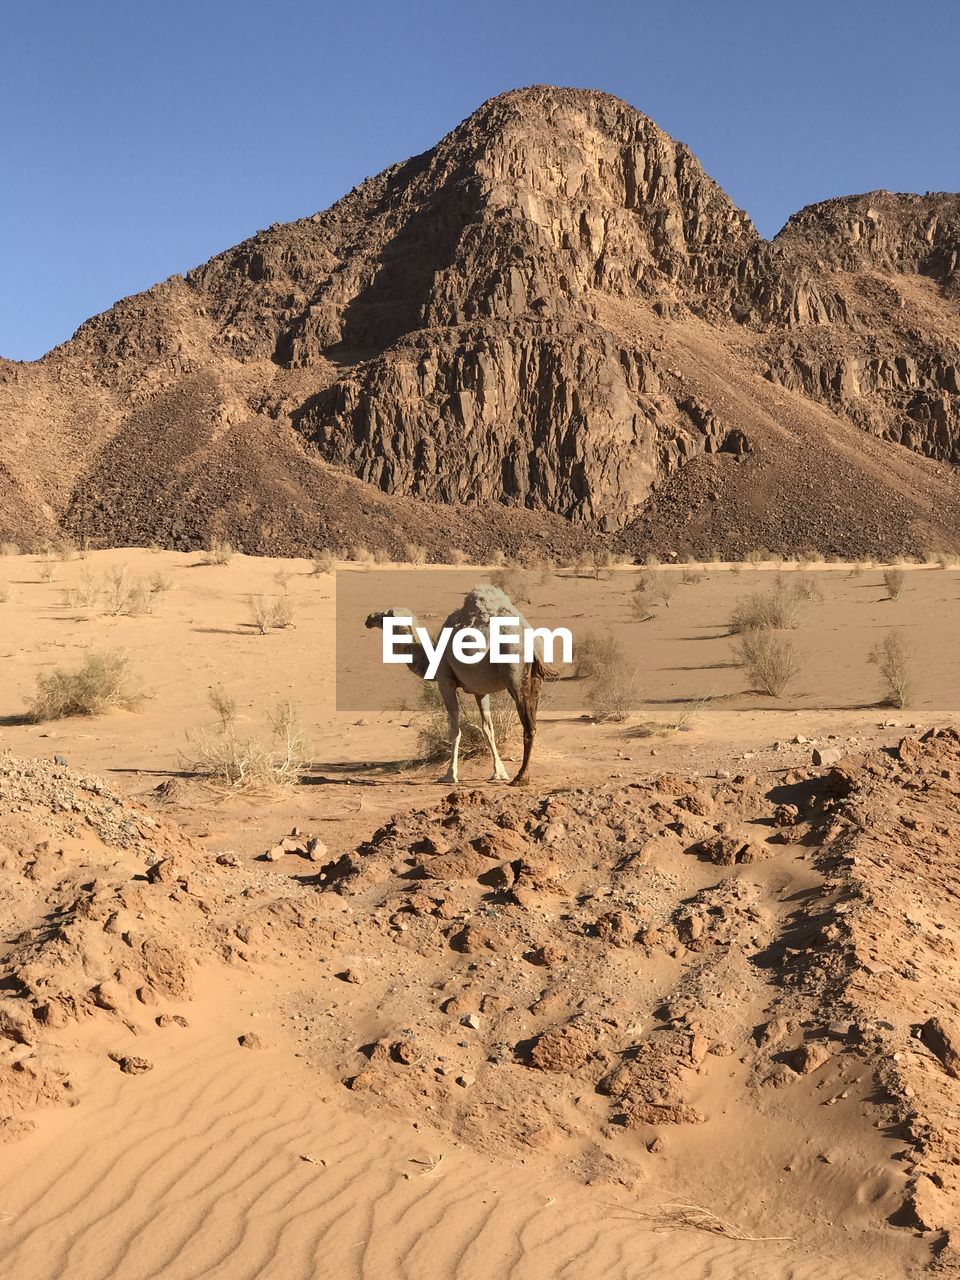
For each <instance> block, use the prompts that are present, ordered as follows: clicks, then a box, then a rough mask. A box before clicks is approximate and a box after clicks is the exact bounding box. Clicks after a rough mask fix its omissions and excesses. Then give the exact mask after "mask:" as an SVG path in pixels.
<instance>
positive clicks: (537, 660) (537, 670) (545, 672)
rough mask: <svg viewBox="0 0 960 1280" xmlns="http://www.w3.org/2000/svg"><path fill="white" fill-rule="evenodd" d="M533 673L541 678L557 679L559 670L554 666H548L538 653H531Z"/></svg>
mask: <svg viewBox="0 0 960 1280" xmlns="http://www.w3.org/2000/svg"><path fill="white" fill-rule="evenodd" d="M533 673H534V675H536V676H539V677H540V679H541V680H559V679H560V672H559V671H558V670H557V668H556V667H551V666H548V665H547V663H546V662H544V660H543V659H542V658H541V657H540V655H539V653H535V654H534V655H533Z"/></svg>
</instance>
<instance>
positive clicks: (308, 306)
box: [0, 87, 960, 555]
mask: <svg viewBox="0 0 960 1280" xmlns="http://www.w3.org/2000/svg"><path fill="white" fill-rule="evenodd" d="M958 282H960V197H958V196H953V195H942V194H939V195H928V196H922V197H921V196H899V195H891V194H889V193H885V192H874V193H871V194H870V195H869V196H857V197H849V198H845V199H840V200H833V201H827V202H825V203H823V204H819V205H814V206H811V207H810V208H807V209H804V210H802V211H801V212H800V213H798V214H796V215H795V216H794V217H793V218H791V219H790V221H789V222H788V223H787V225H786V226H785V227H784V229H783V231H782V232H781V233H780V234H779V236H777V237H776V239H775V240H773V241H772V242H767V241H764V240H763V239H761V237H760V236H759V235H758V233H757V232H756V230H755V228H754V227H753V225H752V223H751V222H750V220H749V218H748V217H747V216H746V214H744V213H743V212H741V211H740V210H739V209H737V208H736V207H735V206H734V204H733V203H732V202H731V201H730V199H729V198H728V197H727V196H726V195H725V194H724V192H723V191H722V190H721V189H720V188H719V187H718V186H717V185H716V183H714V182H713V181H712V180H711V179H710V178H709V177H707V175H706V174H705V173H704V172H703V170H702V168H701V166H700V165H699V163H698V162H697V160H696V158H695V157H694V156H693V155H692V154H691V152H690V151H689V150H688V149H687V148H686V147H685V146H684V145H683V144H681V143H677V142H675V141H673V140H672V139H671V138H669V137H668V136H667V135H666V134H664V133H663V132H662V131H661V130H660V129H658V128H657V127H656V125H654V124H653V123H652V122H651V121H650V120H648V119H647V118H646V117H644V116H643V115H641V114H640V113H639V112H637V111H635V110H634V109H633V108H632V107H629V106H628V105H627V104H625V103H623V102H621V101H619V100H617V99H615V98H611V97H609V96H607V95H605V94H601V93H596V92H586V91H580V90H565V89H554V88H549V87H535V88H531V89H524V90H519V91H516V92H514V93H508V94H505V95H503V96H502V97H499V98H495V99H493V100H491V101H490V102H488V103H486V104H485V105H484V106H483V107H481V108H480V109H479V110H478V111H477V112H475V113H474V115H472V116H471V117H470V118H469V119H468V120H466V121H465V122H464V123H463V124H462V125H460V126H459V127H458V128H457V129H455V130H454V131H453V132H452V133H451V134H449V135H448V136H447V137H446V138H444V139H443V140H442V141H441V142H440V143H438V144H437V146H436V147H434V148H433V149H432V150H431V151H429V152H427V153H425V154H424V155H422V156H418V157H415V158H414V159H412V160H409V161H406V162H405V163H403V164H400V165H396V166H394V167H393V168H391V169H388V170H387V171H386V172H384V173H383V174H381V175H379V176H378V177H375V178H372V179H369V180H368V181H366V182H364V183H363V184H362V185H361V186H359V187H357V188H356V189H355V190H354V191H352V192H350V193H349V194H348V195H347V196H345V197H344V198H343V199H342V200H341V201H339V202H338V203H337V204H336V205H334V206H333V207H332V208H331V209H329V210H327V211H326V212H323V213H318V214H315V215H313V216H312V217H309V218H305V219H302V220H301V221H299V222H295V223H290V224H286V225H278V226H274V227H271V228H270V229H269V230H267V231H263V232H258V233H257V234H256V235H255V236H253V237H252V238H251V239H250V240H248V241H245V242H244V243H243V244H241V245H238V246H237V247H235V248H234V249H231V250H229V251H227V252H226V253H224V254H221V255H219V256H218V257H216V258H214V259H212V260H211V261H210V262H208V263H207V264H205V265H203V266H201V267H198V268H197V269H196V270H194V271H191V272H190V273H188V274H187V275H186V276H185V277H174V278H172V279H171V280H168V281H166V282H165V283H163V284H161V285H158V286H156V287H155V288H154V289H151V290H148V291H147V292H146V293H144V294H141V295H138V296H136V297H133V298H128V299H126V300H124V301H123V302H121V303H118V304H117V306H116V307H114V308H113V309H112V310H111V311H109V312H107V313H105V314H104V315H102V316H98V317H95V318H94V319H92V320H90V321H87V322H86V323H85V324H84V325H82V326H81V328H80V329H79V330H78V332H77V334H76V335H75V336H74V338H73V339H72V340H71V341H70V342H68V343H66V344H64V346H62V347H59V348H57V349H56V350H54V351H53V352H51V353H49V355H47V356H46V357H44V359H43V360H42V361H40V362H38V364H37V365H33V366H25V365H15V364H10V363H7V362H4V363H3V364H2V365H0V415H2V416H0V421H3V422H4V423H5V424H6V426H5V432H4V437H3V440H2V442H0V494H2V495H3V498H4V509H3V512H2V514H0V526H2V528H0V536H7V537H17V536H20V537H22V538H24V539H25V540H27V541H31V540H36V538H37V537H39V536H41V535H42V534H43V532H44V531H46V532H47V533H48V534H49V533H52V532H54V531H55V530H56V529H58V528H65V529H68V530H69V531H71V532H72V533H73V534H75V535H81V534H82V535H85V536H88V537H91V538H93V539H96V540H100V541H104V542H118V541H129V542H143V541H159V542H163V543H167V544H170V545H177V546H183V545H194V544H195V543H197V542H198V541H202V540H203V538H204V537H207V536H209V535H210V534H212V533H220V534H226V535H228V536H232V537H234V538H235V539H236V540H237V541H239V542H240V543H241V544H242V545H244V546H245V547H246V548H248V549H250V550H255V551H257V550H263V551H277V552H280V551H286V552H296V551H303V550H308V549H310V548H312V547H313V546H316V545H320V544H323V543H327V544H329V543H331V542H332V541H335V540H336V539H338V538H341V537H342V535H343V534H344V533H347V532H349V530H351V529H352V530H353V535H352V540H354V541H355V540H357V539H358V538H367V540H371V539H372V538H374V537H375V538H376V539H378V540H379V542H380V544H381V545H384V546H385V547H386V548H387V549H388V550H390V551H393V552H396V551H397V549H398V544H399V543H400V542H402V540H403V538H404V537H405V536H409V535H410V534H411V533H413V534H414V535H415V540H416V541H418V542H420V543H427V544H429V545H431V546H435V548H436V549H437V550H439V548H440V547H441V546H443V545H447V546H449V545H450V537H451V536H453V537H454V539H455V541H456V542H458V543H460V544H462V545H464V546H466V547H467V548H469V549H473V548H476V549H480V547H479V545H478V544H479V543H483V544H484V545H487V544H491V545H492V544H493V543H496V542H497V541H499V540H502V538H503V537H504V536H505V531H504V527H503V520H502V519H501V517H500V516H498V515H494V516H491V515H490V511H491V509H496V508H506V509H513V510H514V511H515V513H516V514H515V516H514V517H512V520H513V522H514V524H515V526H516V529H517V530H518V531H519V530H520V528H521V526H523V525H524V524H525V523H527V520H528V517H527V516H526V514H525V513H528V512H539V513H542V515H541V516H540V517H538V518H539V519H540V522H541V523H540V525H539V526H538V529H539V532H540V533H541V534H542V533H543V532H544V529H545V525H544V523H543V522H544V521H546V524H547V525H549V536H548V539H547V543H548V545H550V546H552V547H553V548H554V549H557V548H559V547H560V545H561V544H566V543H569V542H570V541H571V537H572V539H573V541H577V540H580V541H582V540H583V539H584V538H586V537H587V536H589V535H592V534H594V533H600V534H605V535H607V536H608V537H612V538H614V539H615V540H616V541H617V543H618V545H619V546H620V547H621V548H622V549H624V550H630V551H642V550H651V549H652V550H668V549H672V550H676V551H677V552H678V553H681V554H682V553H683V552H684V551H692V552H703V551H706V550H707V549H708V548H709V549H716V550H720V551H722V550H725V549H726V550H727V551H728V553H729V554H736V553H737V552H738V550H742V549H743V545H745V546H746V547H747V548H749V547H750V546H756V545H765V546H768V547H770V548H778V549H781V550H784V551H788V550H797V549H799V548H800V547H807V546H809V545H810V544H811V541H812V534H813V533H815V534H816V535H817V536H818V537H820V536H821V535H820V533H819V530H820V528H821V526H823V525H824V517H825V516H827V515H829V516H830V517H831V518H832V519H833V520H834V524H833V526H829V529H830V530H831V532H830V538H829V540H830V542H831V546H830V548H829V549H831V550H838V551H840V552H841V553H842V552H846V553H848V554H852V555H883V554H888V553H890V554H892V553H894V552H897V551H900V552H904V551H917V550H920V549H924V548H929V547H930V546H931V545H938V546H945V545H948V544H950V543H952V542H953V541H954V540H955V537H956V530H957V529H958V528H960V486H958V484H957V480H956V477H955V475H954V473H953V472H952V470H950V468H949V467H947V468H945V467H944V465H943V464H950V467H952V466H953V465H954V464H956V463H957V461H958V459H960V309H958V303H957V298H958ZM928 460H929V461H928ZM847 474H849V475H850V478H851V483H850V484H849V485H847V486H846V489H845V492H849V493H851V494H853V495H854V496H855V497H856V502H855V503H854V504H853V509H852V510H850V512H849V515H848V512H847V508H848V507H850V505H851V504H850V503H849V502H846V501H843V500H842V499H841V501H840V502H839V511H838V509H837V503H836V502H834V503H833V509H832V511H829V510H828V508H827V505H826V501H825V496H824V491H825V490H829V489H831V488H832V487H833V486H835V484H836V478H837V476H843V475H847ZM356 481H359V482H360V484H359V485H355V483H354V482H356ZM351 486H352V487H351ZM348 488H349V489H350V494H349V496H346V495H345V490H347V489H348ZM791 488H792V489H793V490H794V492H795V493H796V494H797V495H798V496H797V506H796V509H793V508H791V509H790V510H787V511H786V513H785V514H786V516H787V517H789V518H786V519H785V520H782V521H780V520H776V519H774V520H771V519H770V518H769V510H765V507H764V502H765V501H766V500H767V499H773V500H775V501H776V502H779V501H780V495H785V494H787V493H789V491H790V490H791ZM741 493H748V494H750V495H753V497H752V500H751V501H748V502H746V503H745V504H743V503H741V508H740V509H739V510H737V511H734V510H733V509H732V508H731V503H733V502H735V501H740V495H741ZM708 494H713V495H714V496H713V497H708V496H706V495H708ZM381 495H388V496H389V498H390V499H392V501H390V502H388V503H387V505H386V506H383V498H382V496H381ZM396 499H404V500H410V505H408V506H406V507H404V506H403V504H402V503H397V502H396V501H395V500H396ZM861 500H862V501H864V502H867V503H869V505H870V511H871V519H870V521H869V522H867V525H868V527H867V528H866V530H865V528H864V521H863V519H862V515H863V512H862V510H858V509H857V503H859V502H861ZM337 503H342V504H345V506H344V507H343V511H342V518H341V514H340V509H339V508H338V507H337V505H336V504H337ZM424 504H429V506H426V505H424ZM437 504H443V506H444V508H449V509H450V510H449V511H448V512H447V517H446V524H445V523H444V518H443V517H440V516H438V513H437ZM767 507H769V502H767ZM367 508H369V511H368V510H367ZM375 512H376V513H382V521H381V520H379V519H376V518H374V519H369V520H368V517H370V516H372V515H373V513H375ZM451 520H453V521H454V523H455V524H456V531H455V532H454V533H453V534H452V535H451V532H450V521H451ZM365 524H370V525H371V528H370V529H369V530H365V529H364V528H363V527H362V526H364V525H365ZM571 526H573V531H572V533H571V532H569V531H570V529H571ZM437 530H441V531H442V536H437V537H435V532H436V531H437ZM732 530H735V531H736V537H733V535H732V532H731V531H732ZM517 536H518V537H519V538H520V541H521V542H522V541H523V535H522V534H521V533H519V532H518V534H517ZM823 549H828V548H826V547H824V548H823Z"/></svg>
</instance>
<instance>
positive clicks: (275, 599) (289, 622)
mask: <svg viewBox="0 0 960 1280" xmlns="http://www.w3.org/2000/svg"><path fill="white" fill-rule="evenodd" d="M247 608H248V609H249V611H250V623H251V625H252V626H254V627H256V629H257V630H258V631H259V632H260V634H261V635H262V636H265V635H266V634H267V632H268V631H270V630H276V631H282V630H283V629H284V628H285V627H292V626H293V601H292V600H291V599H290V597H289V596H247Z"/></svg>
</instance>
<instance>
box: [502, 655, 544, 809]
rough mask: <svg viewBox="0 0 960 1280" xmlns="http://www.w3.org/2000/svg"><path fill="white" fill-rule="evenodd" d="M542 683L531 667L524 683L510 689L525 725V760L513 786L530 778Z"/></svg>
mask: <svg viewBox="0 0 960 1280" xmlns="http://www.w3.org/2000/svg"><path fill="white" fill-rule="evenodd" d="M542 683H543V682H542V680H541V678H540V676H538V675H537V674H536V672H535V671H534V670H533V668H532V667H530V668H528V669H527V671H526V672H525V678H524V681H523V684H521V685H520V687H519V688H517V689H513V688H511V689H510V694H511V696H512V698H513V700H514V702H515V703H516V707H517V715H518V716H519V717H520V724H521V725H522V726H523V760H522V762H521V764H520V772H519V773H518V774H517V776H516V777H515V778H514V780H513V782H512V783H511V784H510V785H511V786H513V787H524V786H526V784H527V782H528V780H529V779H528V777H527V774H528V770H529V767H530V756H531V754H532V752H533V740H534V738H535V737H536V734H537V703H538V702H539V701H540V685H541V684H542Z"/></svg>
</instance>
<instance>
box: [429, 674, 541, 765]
mask: <svg viewBox="0 0 960 1280" xmlns="http://www.w3.org/2000/svg"><path fill="white" fill-rule="evenodd" d="M490 718H491V719H492V721H493V736H494V737H495V738H496V741H497V750H498V751H499V752H500V754H501V755H505V754H507V752H508V751H509V750H510V749H511V747H512V744H513V743H514V742H515V741H516V738H517V733H518V729H519V725H520V721H519V719H518V718H517V709H516V707H515V706H514V705H513V699H512V698H511V697H510V695H509V694H508V693H505V692H502V691H501V692H499V693H494V694H492V695H491V698H490ZM452 746H453V743H452V742H451V741H450V727H449V721H448V719H447V709H446V707H445V706H444V705H443V699H442V698H441V697H440V692H439V690H438V689H437V686H436V683H435V682H434V681H432V680H425V681H424V682H423V685H422V687H421V689H420V697H419V707H418V718H417V748H416V756H415V759H416V760H417V761H419V762H420V763H421V764H439V763H441V762H443V763H446V761H448V760H449V759H450V751H451V748H452ZM488 751H489V747H488V746H487V740H486V738H484V736H483V730H482V729H481V728H480V713H479V711H478V710H477V704H476V702H475V700H474V699H473V698H461V699H460V755H461V757H462V758H463V759H465V760H467V759H470V758H471V757H473V756H480V755H484V754H486V753H487V752H488Z"/></svg>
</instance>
